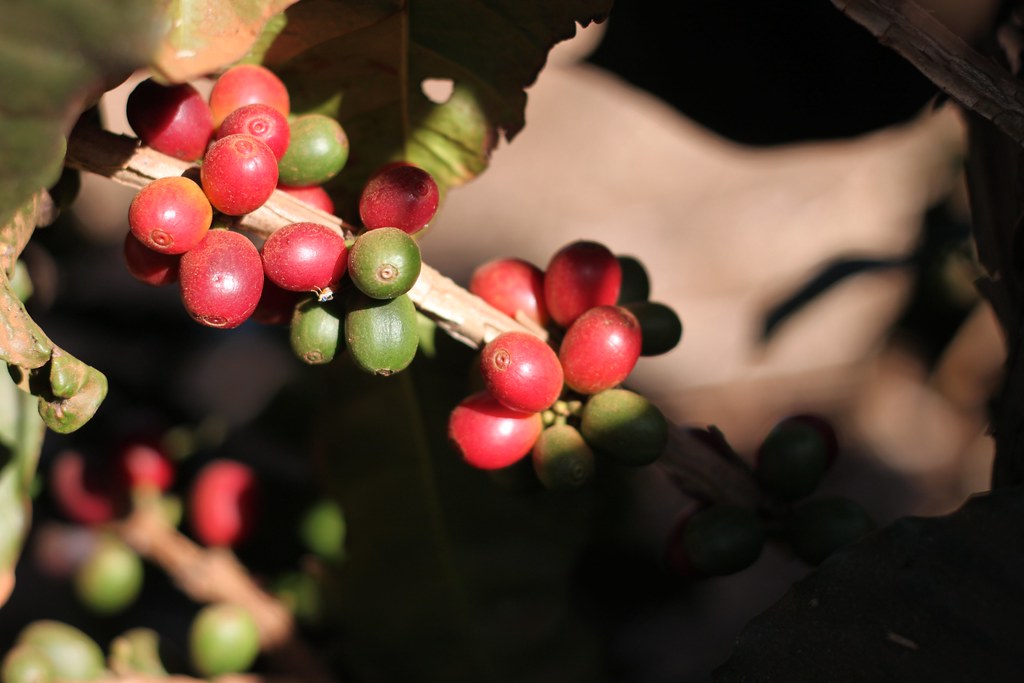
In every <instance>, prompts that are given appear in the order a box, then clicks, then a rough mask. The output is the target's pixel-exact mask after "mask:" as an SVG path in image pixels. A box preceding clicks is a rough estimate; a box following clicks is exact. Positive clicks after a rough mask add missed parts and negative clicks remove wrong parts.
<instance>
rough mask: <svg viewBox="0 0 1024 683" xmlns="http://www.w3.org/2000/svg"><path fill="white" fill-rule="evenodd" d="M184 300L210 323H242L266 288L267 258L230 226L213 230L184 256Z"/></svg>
mask: <svg viewBox="0 0 1024 683" xmlns="http://www.w3.org/2000/svg"><path fill="white" fill-rule="evenodd" d="M179 277H180V282H181V300H182V303H183V304H184V305H185V310H186V311H188V314H189V315H190V316H192V318H193V319H194V320H195V321H196V322H198V323H201V324H203V325H206V326H208V327H224V328H231V327H238V326H239V325H241V324H242V323H243V322H245V320H246V319H247V318H248V317H249V316H251V315H252V313H253V311H254V310H255V309H256V304H257V303H259V300H260V294H261V292H262V290H263V261H262V259H260V253H259V251H258V250H257V249H256V247H255V245H253V243H252V242H250V241H249V240H248V238H246V237H245V236H244V235H242V234H241V233H237V232H231V231H230V230H211V231H210V232H208V233H207V235H206V237H204V238H203V241H202V242H200V243H199V244H198V245H196V247H195V248H194V249H192V250H191V251H189V252H188V253H186V254H185V255H184V256H182V257H181V267H180V269H179Z"/></svg>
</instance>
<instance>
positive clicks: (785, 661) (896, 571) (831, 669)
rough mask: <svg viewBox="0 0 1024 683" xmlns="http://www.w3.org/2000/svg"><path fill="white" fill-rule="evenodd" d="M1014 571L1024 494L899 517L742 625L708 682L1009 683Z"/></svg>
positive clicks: (1019, 563) (1022, 602) (1017, 589)
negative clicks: (937, 512) (954, 509)
mask: <svg viewBox="0 0 1024 683" xmlns="http://www.w3.org/2000/svg"><path fill="white" fill-rule="evenodd" d="M1022 574H1024V489H1021V488H1019V487H1018V488H1012V489H1009V488H1008V489H999V490H997V491H995V492H992V493H989V494H986V495H981V496H977V497H975V498H973V499H971V500H970V501H968V502H967V503H966V504H965V505H964V506H963V507H962V508H961V509H960V510H958V511H957V512H955V513H953V514H951V515H947V516H945V517H936V518H914V517H910V518H904V519H901V520H898V521H897V522H895V523H894V524H892V525H890V526H889V527H887V528H885V529H883V530H880V531H878V532H876V533H874V534H872V535H870V536H868V537H866V538H865V539H864V540H862V541H860V542H858V543H854V544H853V545H851V546H848V547H847V548H845V549H843V550H840V551H838V552H836V553H835V554H834V555H832V556H831V557H830V558H829V559H827V560H825V562H824V563H823V564H822V565H821V567H820V568H819V569H818V570H816V571H814V572H813V573H811V574H810V575H809V576H807V578H805V579H803V580H801V581H799V582H798V583H796V584H795V585H794V586H793V587H792V588H791V589H790V591H789V592H788V593H787V594H786V595H785V596H784V597H783V598H782V599H781V600H780V601H779V602H778V603H777V604H775V605H774V606H773V607H771V608H770V609H768V610H767V611H766V612H764V613H763V614H761V615H760V616H758V617H757V618H755V619H754V620H753V621H751V622H750V624H748V625H747V627H746V628H745V629H744V631H743V633H741V634H740V636H739V638H738V639H737V642H736V647H735V650H734V652H733V654H732V657H731V658H730V659H729V661H728V662H726V663H725V664H724V665H723V666H721V667H720V668H719V669H718V670H717V671H716V672H715V676H714V680H715V681H719V682H721V683H738V682H741V681H769V680H771V681H788V682H790V683H801V682H803V681H807V682H808V683H810V682H812V681H813V682H815V683H818V682H820V681H911V680H913V681H925V680H932V681H997V680H998V681H1002V680H1006V681H1009V680H1018V679H1019V678H1020V672H1021V671H1024V652H1022V651H1021V648H1020V642H1021V639H1022V638H1024V626H1022V623H1024V622H1022V621H1021V618H1020V615H1021V612H1022V611H1024V591H1022V590H1021V582H1020V577H1021V575H1022Z"/></svg>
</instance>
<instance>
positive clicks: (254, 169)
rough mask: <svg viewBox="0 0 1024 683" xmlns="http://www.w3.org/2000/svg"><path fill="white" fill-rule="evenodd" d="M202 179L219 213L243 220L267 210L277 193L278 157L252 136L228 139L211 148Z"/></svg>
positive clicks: (221, 139) (205, 161)
mask: <svg viewBox="0 0 1024 683" xmlns="http://www.w3.org/2000/svg"><path fill="white" fill-rule="evenodd" d="M199 177H200V180H201V181H202V184H203V192H205V193H206V197H207V198H208V199H209V200H210V203H211V204H213V207H214V208H215V209H217V210H218V211H220V212H221V213H226V214H227V215H229V216H241V215H242V214H246V213H249V212H250V211H255V210H256V209H258V208H260V207H261V206H263V204H264V203H266V201H267V200H268V199H270V195H272V194H273V193H274V189H275V188H276V187H277V157H275V156H274V152H273V151H271V149H270V147H268V146H267V145H266V143H264V142H261V141H260V140H257V139H256V138H254V137H253V136H251V135H246V134H244V133H238V134H235V135H228V136H226V137H222V138H220V139H219V140H216V141H215V142H214V143H213V144H212V145H210V148H209V149H208V150H207V151H206V156H204V157H203V165H202V166H201V167H200V169H199Z"/></svg>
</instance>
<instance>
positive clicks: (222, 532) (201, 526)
mask: <svg viewBox="0 0 1024 683" xmlns="http://www.w3.org/2000/svg"><path fill="white" fill-rule="evenodd" d="M259 497H260V489H259V482H258V481H257V479H256V473H255V472H254V471H253V470H252V468H251V467H249V466H248V465H245V464H244V463H241V462H237V461H234V460H213V461H211V462H209V463H207V464H206V465H205V466H204V467H203V468H202V469H201V470H200V471H199V473H198V474H197V475H196V478H195V481H194V482H193V484H192V489H191V491H190V493H189V498H188V516H189V520H190V522H191V525H192V531H193V532H194V533H195V535H196V538H198V539H199V540H200V541H201V542H203V543H205V544H206V545H210V546H236V545H238V544H240V543H242V542H243V541H244V540H246V539H247V538H248V537H249V536H250V535H251V534H252V532H253V530H254V529H255V526H256V517H257V514H258V512H259Z"/></svg>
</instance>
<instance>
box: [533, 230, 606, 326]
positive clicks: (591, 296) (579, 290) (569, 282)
mask: <svg viewBox="0 0 1024 683" xmlns="http://www.w3.org/2000/svg"><path fill="white" fill-rule="evenodd" d="M621 286H622V266H621V265H620V264H619V261H618V259H616V258H615V255H614V254H612V252H611V251H610V250H609V249H608V247H606V246H604V245H603V244H599V243H597V242H587V241H584V240H580V241H577V242H572V243H571V244H567V245H565V246H564V247H562V248H561V249H559V250H558V251H557V252H556V253H555V255H554V256H552V257H551V261H549V262H548V266H547V268H546V269H545V270H544V303H545V304H546V305H547V308H548V313H550V314H551V318H552V319H553V320H554V321H555V322H556V323H558V324H559V325H561V326H563V327H568V326H569V325H571V324H572V323H573V321H574V320H576V318H578V317H580V316H581V315H582V314H583V312H584V311H586V310H588V309H591V308H593V307H595V306H608V305H612V304H614V303H615V302H616V301H618V298H619V288H620V287H621Z"/></svg>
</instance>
